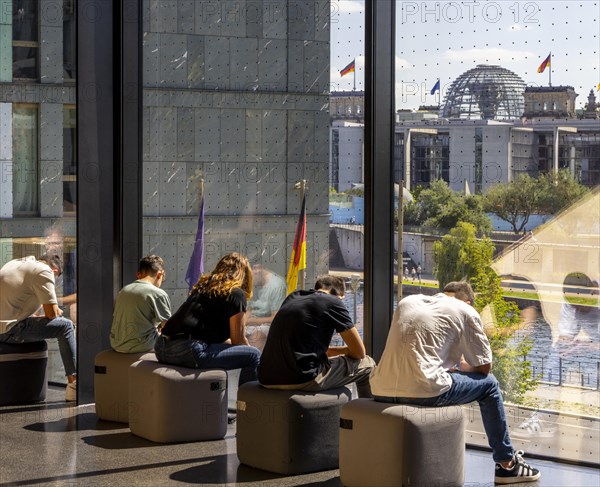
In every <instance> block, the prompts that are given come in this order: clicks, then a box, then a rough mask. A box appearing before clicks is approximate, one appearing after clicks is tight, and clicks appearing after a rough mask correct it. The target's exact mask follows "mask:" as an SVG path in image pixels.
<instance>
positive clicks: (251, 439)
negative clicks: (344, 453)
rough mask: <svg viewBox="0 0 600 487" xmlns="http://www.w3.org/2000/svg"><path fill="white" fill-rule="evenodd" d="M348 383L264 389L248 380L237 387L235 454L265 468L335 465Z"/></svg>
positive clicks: (287, 469) (283, 469) (296, 471)
mask: <svg viewBox="0 0 600 487" xmlns="http://www.w3.org/2000/svg"><path fill="white" fill-rule="evenodd" d="M350 399H351V392H350V389H348V388H347V387H340V388H337V389H331V390H328V391H321V392H316V393H315V392H303V391H291V390H290V391H288V390H274V389H266V388H264V387H262V386H261V385H259V383H258V382H248V383H246V384H244V385H242V386H241V387H240V388H239V390H238V399H237V435H236V441H237V455H238V458H239V460H240V462H241V463H243V464H245V465H248V466H250V467H254V468H259V469H261V470H266V471H268V472H276V473H281V474H286V475H290V474H299V473H306V472H317V471H321V470H332V469H335V468H337V467H338V454H339V433H338V425H339V420H340V409H341V407H342V406H343V405H344V404H346V403H347V402H348V401H349V400H350Z"/></svg>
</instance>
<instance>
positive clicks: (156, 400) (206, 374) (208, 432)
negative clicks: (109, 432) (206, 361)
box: [129, 360, 227, 443]
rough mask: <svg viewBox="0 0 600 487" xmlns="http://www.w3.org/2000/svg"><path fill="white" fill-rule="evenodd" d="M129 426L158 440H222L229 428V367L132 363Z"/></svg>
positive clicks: (130, 368)
mask: <svg viewBox="0 0 600 487" xmlns="http://www.w3.org/2000/svg"><path fill="white" fill-rule="evenodd" d="M129 402H130V403H132V404H131V406H132V407H131V409H130V410H129V429H130V430H131V432H132V433H133V434H134V435H137V436H141V437H142V438H146V439H147V440H150V441H156V442H159V443H175V442H184V441H202V440H218V439H221V438H223V437H224V436H225V433H226V432H227V372H225V371H224V370H199V369H188V368H186V367H178V366H175V365H166V364H161V363H158V362H151V361H148V360H140V361H139V362H135V363H134V364H132V365H131V367H129Z"/></svg>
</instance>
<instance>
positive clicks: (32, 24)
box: [12, 0, 38, 79]
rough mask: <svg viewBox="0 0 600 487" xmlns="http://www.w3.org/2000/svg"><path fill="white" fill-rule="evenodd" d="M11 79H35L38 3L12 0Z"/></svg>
mask: <svg viewBox="0 0 600 487" xmlns="http://www.w3.org/2000/svg"><path fill="white" fill-rule="evenodd" d="M12 38H13V49H12V62H13V78H16V79H35V78H37V68H38V2H37V1H36V0H13V4H12Z"/></svg>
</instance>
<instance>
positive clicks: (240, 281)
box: [190, 252, 252, 299]
mask: <svg viewBox="0 0 600 487" xmlns="http://www.w3.org/2000/svg"><path fill="white" fill-rule="evenodd" d="M235 287H239V288H240V289H241V290H242V291H244V292H245V293H246V298H247V299H250V298H251V297H252V268H251V267H250V263H249V262H248V259H247V258H246V257H244V256H243V255H242V254H239V253H238V252H230V253H229V254H225V255H224V256H223V257H221V260H219V262H217V265H216V266H215V268H214V269H213V271H212V272H211V273H209V274H203V275H202V276H200V279H198V282H197V283H196V284H195V285H194V287H193V288H192V291H191V293H190V294H193V293H197V292H198V293H202V294H204V295H206V296H211V297H212V296H215V297H216V296H220V297H227V296H229V295H230V294H231V290H232V289H233V288H235Z"/></svg>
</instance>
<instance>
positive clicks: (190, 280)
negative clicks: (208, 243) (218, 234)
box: [185, 193, 204, 289]
mask: <svg viewBox="0 0 600 487" xmlns="http://www.w3.org/2000/svg"><path fill="white" fill-rule="evenodd" d="M203 272H204V193H202V199H201V201H200V216H199V217H198V230H197V231H196V241H195V242H194V251H193V252H192V256H191V257H190V263H189V264H188V268H187V272H186V273H185V282H187V284H188V286H189V289H192V287H194V284H196V283H197V282H198V279H199V278H200V275H201V274H202V273H203Z"/></svg>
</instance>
